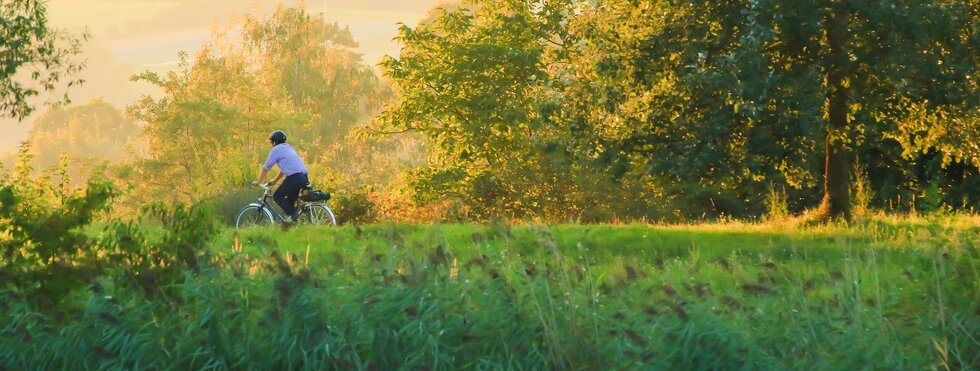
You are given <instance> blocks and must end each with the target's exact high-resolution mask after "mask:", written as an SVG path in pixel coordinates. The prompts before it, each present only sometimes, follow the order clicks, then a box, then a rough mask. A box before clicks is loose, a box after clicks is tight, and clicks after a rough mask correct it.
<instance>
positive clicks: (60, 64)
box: [0, 0, 88, 120]
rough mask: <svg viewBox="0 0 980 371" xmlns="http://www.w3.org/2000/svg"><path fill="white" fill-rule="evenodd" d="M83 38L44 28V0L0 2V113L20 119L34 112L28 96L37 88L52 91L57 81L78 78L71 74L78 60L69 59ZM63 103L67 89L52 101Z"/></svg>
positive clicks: (69, 81) (75, 81)
mask: <svg viewBox="0 0 980 371" xmlns="http://www.w3.org/2000/svg"><path fill="white" fill-rule="evenodd" d="M87 38H88V35H82V36H81V37H75V36H72V35H68V34H66V33H64V32H62V31H58V30H55V29H51V28H49V27H48V19H47V8H46V6H45V1H42V0H10V1H4V2H3V3H0V117H12V118H14V119H17V120H23V119H24V118H26V117H27V116H29V115H30V114H31V113H32V112H34V109H35V108H34V104H32V103H31V102H30V98H31V97H34V96H37V95H38V94H39V93H40V92H41V91H44V92H48V93H54V92H55V91H57V90H58V89H59V83H60V82H62V81H67V86H68V87H71V86H73V85H76V84H80V83H82V82H83V81H82V80H79V79H74V78H72V75H74V74H76V73H78V72H79V71H80V70H81V69H82V68H83V67H84V63H81V62H77V61H75V60H73V59H72V58H73V57H74V56H77V55H78V54H80V52H81V44H82V42H83V41H84V40H85V39H87ZM25 80H27V81H30V84H25V82H24V81H25ZM34 84H36V85H34ZM69 102H70V100H69V99H68V94H67V93H64V94H63V95H62V96H61V97H59V98H55V100H54V101H53V103H69Z"/></svg>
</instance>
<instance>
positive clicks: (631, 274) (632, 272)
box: [626, 265, 643, 280]
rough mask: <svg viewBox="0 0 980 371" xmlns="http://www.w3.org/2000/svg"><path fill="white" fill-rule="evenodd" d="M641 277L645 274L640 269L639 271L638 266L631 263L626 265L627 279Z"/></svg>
mask: <svg viewBox="0 0 980 371" xmlns="http://www.w3.org/2000/svg"><path fill="white" fill-rule="evenodd" d="M640 277H643V274H641V273H640V272H639V271H637V270H636V268H633V267H632V266H630V265H627V266H626V278H627V279H630V280H635V279H637V278H640Z"/></svg>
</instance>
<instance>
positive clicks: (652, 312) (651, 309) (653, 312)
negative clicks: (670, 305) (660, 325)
mask: <svg viewBox="0 0 980 371" xmlns="http://www.w3.org/2000/svg"><path fill="white" fill-rule="evenodd" d="M643 312H644V313H646V314H647V315H648V316H650V317H656V316H659V315H660V312H657V308H654V307H653V306H649V305H648V306H647V307H646V308H645V309H643Z"/></svg>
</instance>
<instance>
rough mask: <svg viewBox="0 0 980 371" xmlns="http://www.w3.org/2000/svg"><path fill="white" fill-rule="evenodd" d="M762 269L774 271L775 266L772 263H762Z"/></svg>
mask: <svg viewBox="0 0 980 371" xmlns="http://www.w3.org/2000/svg"><path fill="white" fill-rule="evenodd" d="M762 267H763V268H766V269H776V264H775V263H773V262H765V263H762Z"/></svg>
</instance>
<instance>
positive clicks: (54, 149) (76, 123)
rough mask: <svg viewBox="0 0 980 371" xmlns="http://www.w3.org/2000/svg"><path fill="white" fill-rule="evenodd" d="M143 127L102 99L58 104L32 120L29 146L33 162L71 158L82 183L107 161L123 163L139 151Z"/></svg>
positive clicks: (50, 164) (43, 164) (39, 164)
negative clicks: (81, 103) (67, 104)
mask: <svg viewBox="0 0 980 371" xmlns="http://www.w3.org/2000/svg"><path fill="white" fill-rule="evenodd" d="M141 131H142V129H141V128H140V127H139V126H137V125H136V124H135V123H133V122H132V121H130V120H128V119H126V118H124V117H123V115H122V112H119V110H118V109H116V108H115V107H113V106H112V105H110V104H108V103H106V102H105V101H103V100H102V99H101V98H96V99H93V100H92V101H89V102H87V103H85V104H83V105H76V106H69V107H54V108H51V109H49V110H48V111H46V112H45V113H44V114H43V115H41V116H40V117H38V118H37V120H35V121H34V122H33V123H32V127H31V131H30V132H29V133H28V140H27V143H28V146H29V147H30V150H31V153H32V154H33V155H34V157H33V163H32V165H33V166H34V167H35V168H38V169H47V168H49V167H54V166H57V165H59V163H60V162H61V161H62V160H63V159H64V158H68V160H69V161H70V163H71V166H70V168H69V173H70V174H71V175H72V178H74V179H77V180H78V181H79V182H84V180H86V179H89V178H91V177H93V175H96V174H97V173H98V172H99V171H101V169H102V167H103V166H104V165H106V164H107V163H119V162H121V161H122V160H125V159H126V158H127V157H130V156H129V155H130V154H132V152H134V151H135V150H136V148H135V146H136V144H137V140H138V139H139V135H140V133H141Z"/></svg>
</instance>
